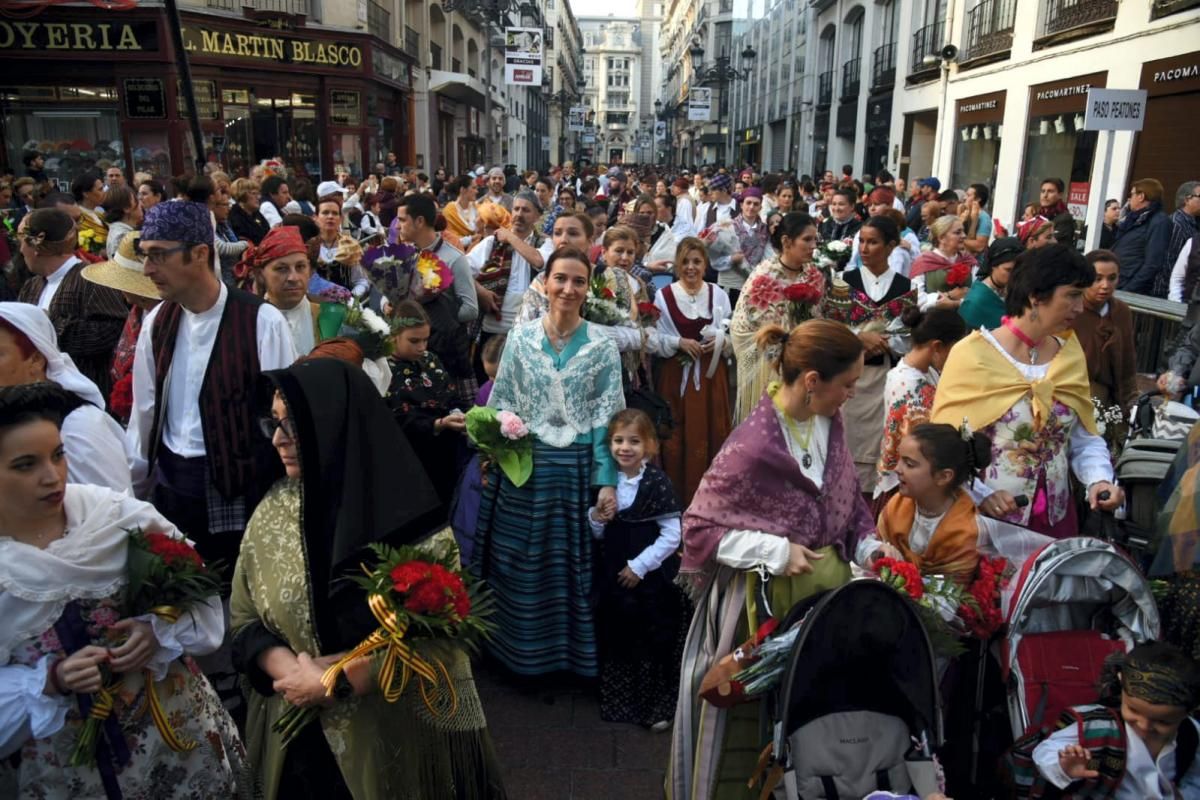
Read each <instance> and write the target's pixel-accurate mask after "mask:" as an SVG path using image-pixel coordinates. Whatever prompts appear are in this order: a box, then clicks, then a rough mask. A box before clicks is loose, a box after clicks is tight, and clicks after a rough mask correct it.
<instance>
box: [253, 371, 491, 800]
mask: <svg viewBox="0 0 1200 800" xmlns="http://www.w3.org/2000/svg"><path fill="white" fill-rule="evenodd" d="M266 375H267V377H268V378H269V379H270V381H271V388H273V389H274V398H273V402H272V404H271V416H270V417H269V418H266V419H264V421H263V428H264V433H269V434H270V435H271V436H272V441H273V443H274V444H275V447H276V450H278V451H279V455H280V458H281V460H282V461H283V464H284V467H285V469H286V471H287V473H288V476H287V477H286V478H283V479H281V480H280V481H279V482H277V483H276V484H275V485H274V486H273V487H272V488H271V490H270V491H269V492H268V493H267V495H266V497H264V498H263V500H262V502H261V503H260V504H259V506H258V508H256V509H255V511H254V516H253V517H252V518H251V520H250V523H249V525H248V526H247V528H246V535H245V538H244V539H243V541H242V549H241V554H240V556H239V558H238V563H237V569H236V571H235V574H234V585H233V597H232V623H231V627H232V631H233V648H234V662H235V664H236V665H237V667H238V669H239V671H241V672H242V673H244V674H245V675H246V677H247V679H248V680H249V682H250V685H251V686H252V687H253V689H254V692H253V693H252V695H251V697H250V700H249V703H248V705H249V715H248V719H247V724H246V740H247V742H248V743H249V745H248V751H249V753H250V758H251V761H252V762H253V763H254V765H255V768H256V770H257V771H258V777H259V780H260V781H261V783H262V789H263V795H264V797H266V798H268V800H271V798H275V797H287V798H289V800H291V798H306V797H312V798H320V799H321V800H331V798H351V797H352V798H355V800H374V799H375V798H380V800H382V798H398V797H421V798H423V800H426V799H427V800H440V799H441V798H455V799H456V800H458V799H459V798H462V799H463V800H466V799H468V798H495V797H502V796H503V790H502V789H501V787H500V779H499V772H498V770H497V768H496V765H495V761H494V757H493V754H492V750H491V742H490V740H489V738H488V736H487V730H486V724H485V722H484V718H483V712H482V709H481V707H480V704H479V698H478V696H477V695H476V693H475V690H474V686H473V683H472V679H471V671H470V665H469V663H468V661H467V659H466V657H465V656H464V655H462V653H461V652H460V651H457V650H454V651H448V652H446V653H439V656H440V657H441V658H442V659H443V660H444V661H445V662H446V663H447V666H448V667H449V669H450V674H451V677H452V680H454V682H455V684H456V690H457V694H458V705H457V708H456V709H455V711H453V712H452V713H451V714H450V715H448V716H446V717H438V718H432V717H431V716H430V715H428V714H427V713H422V711H421V709H423V708H424V707H423V705H422V704H421V702H420V700H419V699H417V700H415V701H414V694H416V693H415V692H414V691H413V690H411V689H410V690H409V691H407V692H405V694H404V695H403V696H402V697H401V698H400V700H398V701H397V702H396V703H394V704H389V703H387V702H386V701H385V700H384V698H383V696H382V695H381V694H379V692H378V688H377V686H378V684H377V681H376V679H375V676H374V674H373V672H374V671H375V670H376V669H377V667H378V663H379V662H378V660H377V659H376V660H371V659H360V660H358V661H356V662H352V663H351V665H350V666H349V667H347V669H346V673H347V680H343V681H340V682H339V684H338V686H337V687H335V691H334V697H333V698H326V697H325V696H324V689H323V687H321V685H320V683H319V678H320V675H321V673H322V672H323V671H324V669H325V668H326V667H327V666H329V665H330V664H331V663H333V662H334V661H335V660H336V659H337V658H338V657H339V656H340V655H341V654H343V653H345V652H346V651H348V650H350V649H351V648H353V647H354V646H355V645H357V644H358V643H359V642H360V641H362V640H363V639H364V638H366V637H367V635H369V634H370V633H371V631H372V630H374V629H375V627H376V625H377V624H376V622H375V620H374V618H373V617H372V616H371V614H370V612H369V610H368V608H367V603H366V597H365V594H364V592H363V591H362V589H361V588H360V587H359V586H358V585H357V584H356V583H354V582H353V581H351V580H349V579H348V577H349V576H353V575H355V574H359V570H360V566H359V565H360V564H361V563H362V562H364V561H368V560H369V554H368V553H367V552H366V550H365V548H366V547H367V546H368V545H369V544H371V543H373V542H378V541H386V542H388V543H389V544H395V545H399V544H413V543H416V542H418V541H420V540H422V539H424V538H427V537H428V536H429V535H430V534H432V533H433V532H435V531H439V530H441V529H442V528H443V527H444V526H445V520H446V512H445V509H444V508H443V507H442V506H441V505H440V504H439V502H438V499H437V494H436V492H435V491H434V489H433V486H432V485H431V484H430V482H429V479H428V478H427V477H426V475H425V473H424V471H423V470H422V469H421V467H420V462H419V461H417V458H416V456H415V454H414V453H413V450H412V448H411V446H410V445H409V443H408V440H407V439H405V437H404V434H403V433H402V432H401V431H400V429H399V428H398V427H397V426H396V424H395V422H394V421H393V419H392V415H391V413H390V412H389V411H388V408H387V406H386V405H385V404H384V402H383V400H382V399H381V398H380V397H379V393H378V391H377V390H376V389H375V387H374V385H373V384H372V383H371V381H370V379H369V378H367V376H366V375H365V374H364V373H363V372H362V370H360V369H357V368H356V367H354V366H352V365H350V364H347V363H344V362H341V361H338V360H336V359H314V360H308V361H305V362H302V363H299V364H296V365H294V366H292V367H291V368H289V369H286V370H277V371H273V372H268V373H266ZM396 487H403V492H404V501H403V502H397V501H396V493H395V489H396ZM293 704H294V705H299V706H319V707H321V715H320V721H319V723H314V724H312V725H309V726H308V727H307V728H305V729H304V730H303V732H302V733H301V734H300V736H299V737H298V738H297V739H296V740H294V741H293V742H292V743H291V744H290V745H289V746H288V747H287V748H286V749H284V747H283V746H282V740H281V737H280V735H279V734H277V733H274V732H272V730H271V726H272V725H273V724H274V723H275V722H276V720H278V719H279V717H280V716H281V715H282V714H283V713H284V712H285V711H287V710H288V708H289V707H290V706H291V705H293Z"/></svg>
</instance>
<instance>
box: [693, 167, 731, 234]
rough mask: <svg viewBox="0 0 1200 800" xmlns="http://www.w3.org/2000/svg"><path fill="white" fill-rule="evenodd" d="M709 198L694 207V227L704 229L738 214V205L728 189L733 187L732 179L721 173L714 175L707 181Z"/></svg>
mask: <svg viewBox="0 0 1200 800" xmlns="http://www.w3.org/2000/svg"><path fill="white" fill-rule="evenodd" d="M708 188H709V190H710V195H709V199H708V200H706V201H704V202H703V203H701V204H700V207H699V208H697V209H696V228H697V230H701V231H702V230H704V229H705V228H707V227H709V226H710V225H713V224H715V223H717V222H720V221H721V220H726V219H733V218H734V217H736V216H737V215H738V213H739V212H738V205H737V202H736V201H734V199H733V195H731V194H730V193H729V190H730V189H732V188H733V179H732V178H730V177H729V176H728V175H725V174H723V173H718V174H717V175H714V176H713V177H712V178H711V179H709V181H708Z"/></svg>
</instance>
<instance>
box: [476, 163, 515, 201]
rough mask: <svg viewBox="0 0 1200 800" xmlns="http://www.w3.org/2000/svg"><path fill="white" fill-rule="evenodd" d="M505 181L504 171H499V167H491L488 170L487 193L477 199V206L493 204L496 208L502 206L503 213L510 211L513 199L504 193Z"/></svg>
mask: <svg viewBox="0 0 1200 800" xmlns="http://www.w3.org/2000/svg"><path fill="white" fill-rule="evenodd" d="M505 180H506V178H505V175H504V170H502V169H500V167H492V168H491V169H490V170H488V173H487V193H486V194H485V195H484V196H483V197H481V198H479V202H478V204H477V205H483V204H484V203H495V204H496V205H498V206H502V207H503V208H504V210H505V211H512V208H513V198H512V195H510V194H505V193H504V183H505Z"/></svg>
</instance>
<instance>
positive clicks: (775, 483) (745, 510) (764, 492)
mask: <svg viewBox="0 0 1200 800" xmlns="http://www.w3.org/2000/svg"><path fill="white" fill-rule="evenodd" d="M736 530H751V531H763V532H765V533H770V534H774V535H775V536H784V537H787V538H788V539H789V540H790V541H792V542H794V543H796V544H802V545H804V546H805V547H808V548H811V549H814V550H815V549H817V548H819V547H825V546H828V545H832V546H833V547H834V549H835V550H837V553H838V555H839V556H841V557H842V558H843V559H844V560H847V561H848V560H850V558H851V557H853V554H854V548H855V546H856V545H857V544H858V542H859V540H860V539H862V537H864V536H866V535H867V534H868V533H870V532H871V531H873V530H875V525H874V523H873V522H872V520H871V514H870V512H869V511H868V510H867V504H866V501H865V500H864V499H863V497H862V492H861V490H860V489H859V485H858V476H857V473H856V472H855V468H854V458H853V457H852V456H851V455H850V449H849V448H848V447H847V445H846V434H845V430H844V427H843V425H842V414H841V412H840V411H839V412H838V413H837V414H834V416H833V418H832V425H831V426H830V430H829V455H828V458H827V459H826V460H825V480H824V484H823V488H821V489H817V487H816V485H815V484H813V482H812V481H810V480H809V479H808V478H806V477H804V473H802V472H801V471H800V465H799V464H797V463H796V460H795V459H794V458H793V457H792V454H791V453H790V452H788V447H787V441H786V440H785V439H784V435H783V429H782V428H781V427H780V426H779V418H778V417H777V416H776V414H775V406H774V403H773V402H772V401H771V398H770V396H768V395H767V394H765V393H764V394H763V398H762V400H761V401H760V402H759V404H758V407H757V408H755V409H754V411H753V412H752V413H751V414H750V416H749V417H747V418H746V421H745V422H743V423H742V424H741V425H739V426H738V427H737V428H736V429H734V431H733V433H731V434H730V435H729V438H728V439H726V440H725V444H724V446H722V447H721V452H719V453H717V457H716V458H715V459H713V463H712V465H711V466H710V467H709V468H708V471H707V472H705V473H704V478H703V479H702V480H701V481H700V487H699V488H698V489H697V490H696V495H695V497H694V498H693V499H692V504H691V505H690V506H689V507H688V510H687V511H686V512H685V513H684V515H683V565H682V568H681V570H680V571H681V572H682V573H701V574H707V573H712V572H713V571H714V565H715V558H716V555H717V546H718V545H719V544H720V541H721V538H722V537H723V536H724V535H725V534H726V533H728V532H729V531H736Z"/></svg>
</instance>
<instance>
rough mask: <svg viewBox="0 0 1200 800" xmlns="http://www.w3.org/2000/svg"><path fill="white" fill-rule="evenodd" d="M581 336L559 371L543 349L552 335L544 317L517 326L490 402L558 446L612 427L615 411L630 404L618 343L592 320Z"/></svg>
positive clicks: (586, 324) (505, 351)
mask: <svg viewBox="0 0 1200 800" xmlns="http://www.w3.org/2000/svg"><path fill="white" fill-rule="evenodd" d="M580 334H583V335H585V336H587V338H588V341H587V342H586V343H585V344H584V345H583V347H581V348H580V349H579V352H577V353H576V354H575V355H573V356H572V357H571V359H570V360H569V361H568V362H567V363H566V365H565V366H564V367H563V368H562V369H561V370H558V369H555V367H554V361H553V360H552V359H551V358H550V356H549V354H547V353H546V352H545V351H544V350H543V349H542V340H543V339H544V338H545V335H546V333H545V330H544V329H543V328H542V323H541V321H540V320H535V321H533V322H526V323H522V324H520V325H516V326H514V327H513V329H512V331H511V332H510V333H509V334H508V340H507V342H506V343H505V345H504V356H503V357H502V358H501V359H500V370H499V372H498V373H497V374H496V385H495V388H493V389H492V395H491V397H490V398H489V400H488V405H490V406H492V407H493V408H496V409H499V410H501V411H511V412H513V413H514V414H516V415H517V416H518V417H520V418H521V419H522V420H524V421H525V424H526V425H527V426H528V427H529V430H530V431H532V432H533V433H534V434H535V435H536V436H537V437H538V438H539V439H541V440H542V441H543V442H545V443H546V444H548V445H550V446H552V447H566V446H567V445H569V444H571V443H572V442H574V441H575V439H576V438H577V437H579V436H582V435H583V434H586V433H590V432H592V431H593V430H595V429H596V428H603V427H605V426H607V425H608V421H609V419H610V418H611V417H612V415H613V414H615V413H616V412H617V411H620V410H621V409H623V408H624V407H625V395H624V393H623V391H622V385H621V356H620V354H619V353H618V352H617V346H616V344H614V343H613V341H612V340H611V339H608V338H606V337H603V336H595V335H594V332H593V331H592V330H591V325H590V324H589V323H587V322H584V323H583V330H582V331H580ZM576 335H579V334H576Z"/></svg>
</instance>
